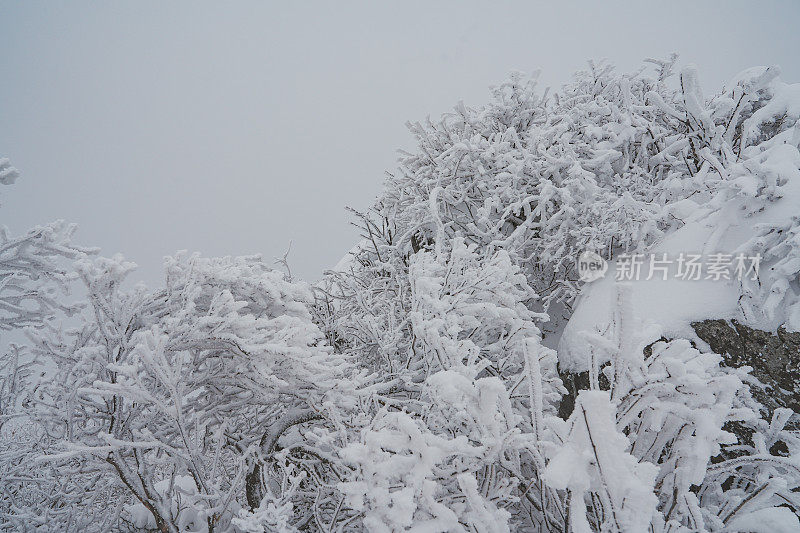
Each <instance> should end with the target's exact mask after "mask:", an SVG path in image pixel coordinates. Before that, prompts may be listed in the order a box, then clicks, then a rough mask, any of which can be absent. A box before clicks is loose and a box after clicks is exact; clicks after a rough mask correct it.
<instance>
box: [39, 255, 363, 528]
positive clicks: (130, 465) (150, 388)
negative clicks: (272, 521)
mask: <svg viewBox="0 0 800 533" xmlns="http://www.w3.org/2000/svg"><path fill="white" fill-rule="evenodd" d="M132 268H133V265H132V264H131V263H127V262H125V261H123V260H122V259H121V258H115V259H113V260H108V259H99V260H98V261H96V262H94V263H90V262H84V263H83V264H81V266H80V274H81V278H82V279H83V281H84V283H85V285H86V288H87V291H88V293H89V302H90V304H91V313H86V315H85V322H84V324H83V325H82V327H81V328H79V329H77V330H76V331H75V332H73V333H71V334H67V335H66V336H63V335H61V336H57V335H54V336H52V337H47V336H41V337H40V338H39V339H38V340H37V344H36V350H37V351H38V352H39V354H40V356H41V357H47V358H48V359H49V360H51V361H53V362H54V363H55V364H56V365H57V369H56V372H55V374H54V376H53V377H52V379H49V380H47V381H45V382H43V383H42V384H41V385H40V386H39V387H38V388H37V391H36V403H37V410H36V416H37V418H38V419H39V420H40V421H41V422H42V423H43V424H44V427H45V428H46V429H47V431H48V434H49V436H50V438H52V439H53V440H54V441H55V444H54V447H57V448H60V451H58V452H51V453H49V454H48V455H46V456H44V457H40V458H39V463H43V464H58V465H61V467H62V468H64V469H69V465H70V464H72V463H77V464H78V465H80V467H81V468H82V469H83V470H84V471H97V472H103V473H104V474H105V475H106V476H107V477H109V476H110V477H111V478H112V479H113V480H114V482H115V484H116V485H117V487H118V488H119V489H121V490H122V491H123V492H124V493H125V494H127V495H128V497H130V498H131V500H130V501H131V502H136V503H137V504H138V505H139V506H140V509H141V511H142V512H144V511H146V512H147V513H149V515H148V516H149V518H148V519H147V523H148V524H151V525H153V526H154V527H155V528H157V529H159V530H161V531H178V530H182V529H183V526H185V525H186V524H189V523H192V524H194V526H193V528H195V529H196V528H197V527H201V529H203V530H207V531H212V530H222V531H225V530H227V528H229V527H230V525H229V524H230V520H231V517H232V516H234V515H235V513H236V512H238V510H239V508H240V507H241V506H242V505H245V504H246V503H247V500H251V501H253V502H254V503H255V504H256V506H258V505H259V504H260V500H261V496H262V495H263V494H264V493H265V491H264V490H263V488H261V487H262V483H269V476H268V472H266V471H264V469H263V468H262V466H263V465H264V464H265V461H266V462H267V463H269V462H271V461H272V458H271V454H272V452H273V451H274V447H275V444H276V442H277V440H278V439H279V438H280V437H281V435H282V432H283V431H286V430H287V429H289V428H291V427H292V426H293V425H294V424H296V423H301V422H304V421H308V420H314V419H325V418H327V417H328V416H329V413H330V412H331V411H333V410H336V409H339V408H342V407H347V405H346V404H347V400H346V398H347V396H348V394H351V393H352V387H350V383H351V381H350V377H351V376H350V373H349V372H350V368H351V365H350V364H349V363H348V361H347V360H346V359H345V358H344V357H342V356H336V355H334V354H332V353H331V352H330V350H329V349H328V348H327V347H326V346H325V344H324V342H323V341H324V339H323V337H322V335H321V333H320V331H319V329H318V328H317V327H316V326H314V325H313V324H312V323H311V316H310V314H309V312H308V310H307V307H306V305H307V304H308V303H309V302H310V301H311V293H310V292H309V290H308V287H307V286H305V285H303V284H300V283H293V282H289V281H287V280H285V279H284V277H283V275H282V274H280V273H279V272H276V271H272V270H270V269H269V268H268V267H266V266H265V265H264V263H262V262H261V261H260V260H258V259H256V258H221V259H202V258H199V257H197V256H191V257H185V256H179V257H176V258H173V259H169V260H168V261H167V265H166V286H165V288H164V289H163V290H161V291H157V292H149V291H147V290H146V289H145V288H144V287H141V286H138V287H135V288H134V289H132V290H124V289H123V288H122V284H123V280H124V279H125V277H126V276H127V275H128V273H129V272H130V271H131V270H132ZM54 333H55V332H54ZM349 387H350V388H349ZM298 412H302V413H304V415H303V416H302V417H299V418H298V417H297V415H296V413H298ZM307 413H313V416H309V415H308V414H307ZM287 417H289V418H293V420H292V422H291V423H287V422H286V418H287ZM309 468H311V467H309ZM245 479H247V486H245ZM189 486H190V487H191V488H189ZM245 489H246V490H245ZM245 493H246V494H245ZM245 495H246V496H247V498H245ZM131 509H132V508H130V507H129V508H128V515H129V516H125V515H123V518H124V519H126V520H128V521H131V522H132V523H134V525H136V524H139V522H140V521H141V514H142V513H141V512H139V513H136V512H131ZM182 524H183V525H182ZM139 526H141V527H144V526H142V524H139ZM139 526H137V527H139Z"/></svg>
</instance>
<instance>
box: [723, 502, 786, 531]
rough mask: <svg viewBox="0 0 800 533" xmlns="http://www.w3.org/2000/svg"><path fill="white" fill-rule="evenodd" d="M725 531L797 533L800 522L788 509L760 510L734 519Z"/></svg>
mask: <svg viewBox="0 0 800 533" xmlns="http://www.w3.org/2000/svg"><path fill="white" fill-rule="evenodd" d="M725 531H730V532H734V531H735V532H737V533H744V532H747V533H797V532H798V531H800V520H798V519H797V516H796V515H795V514H794V513H793V512H792V511H791V510H790V509H788V508H786V507H773V508H771V509H759V510H758V511H753V512H752V513H747V514H745V515H742V516H740V517H739V518H736V519H734V520H733V521H732V522H731V523H730V524H729V525H728V527H727V528H725Z"/></svg>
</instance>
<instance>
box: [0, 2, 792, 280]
mask: <svg viewBox="0 0 800 533" xmlns="http://www.w3.org/2000/svg"><path fill="white" fill-rule="evenodd" d="M798 15H800V3H798V2H793V1H785V2H733V1H726V2H714V3H711V2H702V3H699V2H698V3H695V2H669V3H667V2H659V3H657V4H656V3H650V2H630V3H618V2H605V3H599V2H592V3H577V2H570V3H565V4H563V5H562V4H561V3H559V2H552V3H548V4H538V3H521V2H520V3H516V2H514V3H505V2H502V3H492V4H489V3H486V4H478V3H461V2H458V3H457V2H436V3H431V4H430V5H429V4H428V3H425V2H403V3H400V2H397V3H395V2H392V3H388V2H386V3H380V4H379V3H355V2H336V3H333V2H330V3H316V2H314V3H311V2H303V3H298V4H294V3H289V2H281V3H278V2H275V3H267V2H244V1H237V2H172V1H171V2H166V3H163V4H162V3H161V2H141V1H137V2H103V3H100V2H92V3H90V2H77V1H75V2H55V1H48V2H33V1H25V2H10V1H6V0H0V156H5V157H9V158H10V159H11V162H12V164H13V165H14V166H16V167H17V168H18V169H19V170H20V171H21V173H22V177H21V178H20V180H19V181H18V182H17V184H16V185H14V186H12V187H2V188H0V203H2V207H0V224H5V225H7V226H9V227H10V228H11V229H12V231H13V232H15V233H18V232H21V231H23V230H25V229H26V228H28V227H30V226H33V225H34V224H37V223H45V222H48V221H51V220H54V219H57V218H63V219H66V220H69V221H71V222H76V223H78V224H79V226H80V229H79V232H78V235H77V236H78V241H79V242H80V243H81V244H85V245H95V246H100V247H101V248H102V252H103V254H104V255H111V254H114V253H116V252H122V253H123V254H124V255H125V256H126V257H127V258H129V259H130V260H133V261H135V262H136V263H138V264H139V265H140V266H141V271H140V272H139V278H140V279H143V280H146V281H148V282H155V281H156V280H158V279H160V265H161V261H162V257H163V256H164V255H167V254H172V253H174V252H175V251H177V250H179V249H188V250H190V251H199V252H201V253H203V254H205V255H228V254H236V255H238V254H250V253H261V254H263V255H264V256H265V257H266V258H268V259H271V258H272V257H275V256H280V255H282V254H283V252H284V251H285V250H286V248H287V246H288V244H289V242H290V241H292V242H293V245H292V252H291V254H290V256H289V260H290V264H291V266H292V269H293V272H294V273H295V274H297V275H299V276H301V277H303V278H306V279H308V280H312V281H313V280H315V279H317V278H318V277H319V275H320V274H321V272H322V271H323V270H324V269H325V268H329V267H331V266H333V265H334V264H335V263H336V262H337V261H338V260H339V258H340V257H341V256H342V255H344V254H345V252H347V250H348V249H349V248H350V247H351V245H352V244H353V243H354V242H355V240H356V234H355V230H354V229H353V228H352V227H351V226H350V225H349V222H350V220H351V218H350V216H349V215H348V213H347V212H346V211H345V209H344V208H345V206H346V205H350V206H352V207H355V208H358V209H365V208H366V207H368V205H369V204H370V202H371V200H372V198H373V197H374V196H375V195H376V194H377V193H378V192H379V190H380V188H381V185H382V180H383V178H384V171H385V170H391V169H392V168H393V166H394V160H395V158H396V149H397V148H401V147H402V148H411V147H413V145H412V143H411V137H410V135H409V134H408V133H407V131H406V129H405V126H404V123H405V122H406V121H407V120H420V119H424V118H425V116H426V115H431V116H438V115H439V114H441V113H442V112H446V111H449V110H450V109H451V108H452V107H453V105H455V104H456V102H457V101H459V100H464V101H465V102H466V103H467V104H473V105H475V104H481V103H484V102H486V101H487V99H488V91H487V88H488V86H489V85H492V84H496V83H498V82H500V81H502V80H503V79H504V77H505V76H506V75H507V73H508V72H509V71H512V70H523V71H533V70H535V69H541V70H542V75H541V78H540V80H541V81H542V83H543V85H553V86H557V85H560V84H561V83H562V82H564V81H567V80H568V78H569V76H570V74H571V73H572V72H573V71H574V70H576V69H579V68H583V67H584V66H585V65H586V60H587V59H590V58H594V59H601V58H608V59H609V60H611V61H612V62H614V63H615V64H616V65H617V66H618V67H619V68H620V69H622V70H631V69H633V68H635V67H637V66H638V65H639V64H640V61H641V60H642V59H644V58H646V57H667V56H668V55H669V54H670V53H671V52H673V51H674V52H678V53H679V54H680V55H681V62H682V63H688V62H691V63H695V64H697V65H698V68H699V69H700V79H701V82H702V83H703V87H704V91H705V93H706V95H709V94H711V93H713V92H714V91H716V90H717V89H719V88H720V87H721V85H722V84H723V83H725V82H726V81H727V80H729V79H730V78H732V77H733V76H734V75H735V74H736V73H738V72H739V71H741V70H742V69H744V68H746V67H750V66H754V65H766V64H779V65H781V67H782V68H783V78H784V79H785V80H787V81H793V82H798V81H800V59H799V58H798V50H800V37H799V36H798V29H797V28H798V23H799V22H800V16H798Z"/></svg>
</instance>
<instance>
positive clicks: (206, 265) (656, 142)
mask: <svg viewBox="0 0 800 533" xmlns="http://www.w3.org/2000/svg"><path fill="white" fill-rule="evenodd" d="M649 63H650V64H651V66H649V67H646V68H642V69H641V70H639V71H636V72H633V73H630V74H620V73H618V72H616V71H615V70H614V69H613V68H612V67H611V66H610V65H608V64H605V63H602V64H594V63H590V65H589V69H588V70H586V71H584V72H579V73H577V74H576V76H575V78H574V80H573V81H572V82H571V83H569V84H567V85H566V86H564V87H562V88H561V89H559V90H557V91H553V92H549V91H538V90H537V88H536V83H535V81H536V80H535V76H534V77H533V78H527V77H525V76H523V75H521V74H513V75H512V76H511V78H510V79H509V80H508V81H506V82H504V83H502V84H500V85H499V86H497V87H495V88H493V89H492V93H491V101H490V102H489V103H488V104H487V105H485V106H483V107H475V108H472V107H467V106H465V105H463V104H460V105H458V106H457V107H456V108H455V109H454V111H453V112H452V113H450V114H447V115H444V116H443V117H442V118H441V119H440V120H438V121H431V120H428V121H427V122H425V123H424V124H422V123H416V124H412V125H411V131H412V133H413V135H414V136H415V137H416V140H417V145H418V149H417V150H416V151H415V153H406V154H403V156H402V157H401V160H400V166H399V169H398V171H397V172H396V173H394V174H392V175H390V176H389V178H388V180H387V182H386V186H385V189H384V191H383V192H382V193H381V195H380V196H379V198H378V199H377V200H376V202H375V204H374V205H373V207H372V209H370V210H369V211H368V212H366V213H356V223H357V225H358V226H359V227H360V229H361V230H362V237H363V240H362V242H360V243H359V244H357V245H356V246H355V247H354V248H353V249H352V250H351V252H350V253H349V254H348V257H347V258H346V259H345V260H343V261H342V262H341V263H340V264H339V265H337V267H336V268H335V269H334V270H333V271H331V272H328V273H326V275H325V277H324V279H323V280H322V281H321V282H320V283H318V284H317V285H316V286H315V287H310V286H308V285H306V284H303V283H299V282H296V281H293V280H291V279H290V278H289V277H286V276H284V275H282V274H280V273H278V272H275V271H273V270H271V269H269V268H267V267H266V266H265V265H264V264H263V263H262V262H261V261H259V260H257V259H255V258H217V259H202V258H199V257H197V256H185V255H184V256H178V257H175V258H171V259H168V260H167V263H166V280H165V284H164V287H163V288H161V289H157V290H148V289H146V288H144V287H141V286H134V287H130V286H129V285H127V284H126V283H127V282H126V281H125V279H126V277H127V276H128V274H129V272H130V271H131V270H132V268H133V265H132V264H130V263H127V262H125V261H124V260H122V259H120V258H115V259H111V260H109V259H99V260H97V261H94V262H90V261H85V260H84V261H80V262H79V263H78V268H77V270H78V275H79V277H80V278H81V279H82V281H83V283H84V285H85V287H86V291H87V293H88V298H87V302H86V304H87V305H86V308H85V309H84V311H83V313H82V314H81V315H80V324H79V325H78V327H77V328H73V329H67V328H64V327H60V326H57V325H56V324H55V323H52V322H51V321H50V320H49V317H50V316H52V315H53V314H54V313H55V312H56V311H66V310H68V309H69V307H68V306H66V305H64V304H63V303H62V302H61V301H60V299H58V298H56V297H55V296H54V293H53V292H52V291H51V290H50V289H49V288H47V287H45V288H44V289H42V290H40V291H39V292H38V293H35V296H34V297H33V299H32V300H31V301H30V302H28V303H29V304H30V303H31V302H34V303H35V302H39V304H38V307H37V305H33V306H31V305H27V306H20V302H21V301H22V300H21V299H20V298H21V294H22V293H21V292H20V291H22V288H21V287H23V286H34V285H35V286H36V287H44V286H40V285H37V284H35V283H33V282H34V281H37V280H39V279H44V280H49V281H48V283H49V285H48V287H52V286H55V285H54V283H55V284H58V283H60V282H63V281H68V280H69V279H70V277H71V276H72V275H71V274H69V273H68V272H67V271H63V270H57V269H56V268H55V267H53V266H52V263H50V261H51V260H56V259H57V258H58V257H61V256H67V257H76V258H77V256H78V255H80V254H79V253H78V252H79V251H80V250H78V249H73V248H71V247H70V246H71V245H69V242H68V239H66V238H64V236H65V235H66V236H68V235H67V233H69V231H71V230H69V227H68V226H63V227H62V226H58V227H62V228H66V229H63V230H58V229H57V228H56V227H55V226H54V227H53V228H52V230H51V231H44V232H43V233H41V235H45V237H43V238H44V241H41V239H39V237H36V238H32V239H28V240H27V241H26V240H25V239H22V240H17V241H13V240H11V239H8V238H6V239H5V242H6V244H5V246H6V247H5V248H0V269H2V268H5V265H12V266H13V265H16V267H17V268H22V270H23V271H24V272H26V274H24V275H13V276H11V277H6V278H5V279H7V280H11V281H10V282H9V284H8V285H7V286H8V287H10V288H11V292H1V291H0V304H3V305H10V306H11V307H10V308H9V309H11V313H10V314H7V315H3V316H4V317H5V318H2V317H0V329H4V326H3V322H2V320H6V322H5V323H6V324H7V325H6V326H5V329H8V328H11V327H20V326H23V325H26V324H30V325H35V326H38V327H39V331H38V332H36V333H35V334H32V341H33V347H32V353H33V355H35V357H36V358H37V359H36V361H47V362H48V364H49V366H48V367H47V368H46V371H45V373H44V375H43V376H41V379H39V380H38V382H37V384H36V385H35V387H33V388H31V385H30V383H29V381H28V378H32V377H33V372H32V369H33V367H31V366H26V365H27V361H28V360H27V359H26V360H25V361H24V362H18V361H22V360H21V359H20V358H19V355H18V354H20V353H26V352H23V351H15V352H13V353H14V354H15V355H14V357H13V358H11V359H9V361H10V363H7V368H8V369H10V370H9V371H7V372H6V374H7V375H9V376H12V378H11V379H10V380H9V378H5V379H6V381H0V394H2V396H0V408H2V409H4V410H6V411H8V410H9V409H10V412H11V414H10V416H8V415H4V414H3V413H2V412H0V416H5V418H0V423H2V421H3V420H6V419H14V424H13V425H9V424H6V427H4V428H0V430H1V431H2V432H4V433H2V434H0V435H2V439H1V440H0V488H1V489H2V490H3V491H4V492H5V493H4V494H2V495H0V496H1V497H2V499H0V511H2V515H0V516H2V519H3V520H4V521H3V522H0V528H5V529H12V528H16V529H24V528H27V529H30V530H36V529H39V530H48V529H49V530H71V529H87V530H91V529H95V530H108V529H117V530H118V529H125V528H129V529H136V528H139V529H141V528H145V529H148V528H149V529H157V530H160V531H179V530H185V529H189V530H193V531H212V530H213V531H234V532H235V531H246V532H256V531H285V532H294V531H361V530H371V531H404V530H416V531H420V530H421V531H477V532H484V531H531V532H556V531H578V532H581V533H584V532H588V531H601V532H626V533H640V532H644V531H652V532H653V533H666V532H670V533H674V532H688V531H708V532H712V531H751V530H752V531H796V530H798V529H800V522H798V518H797V517H798V516H800V498H798V497H797V494H798V491H799V490H800V467H799V466H798V465H800V463H798V457H800V455H798V454H800V447H799V445H800V440H799V439H798V437H797V435H796V432H793V431H790V430H788V429H787V422H788V421H789V419H790V418H791V417H792V416H795V415H794V413H792V412H790V411H788V410H786V409H776V410H773V412H772V414H771V415H769V416H770V417H771V418H769V419H765V418H762V416H764V414H765V413H766V412H767V410H766V409H762V406H760V405H759V404H758V402H757V401H756V400H755V399H754V396H753V395H752V394H751V393H750V390H749V388H748V384H749V383H752V382H753V378H752V377H751V376H749V375H748V370H749V369H748V368H726V367H725V366H723V365H722V364H721V362H722V358H721V357H720V355H718V354H714V353H711V352H710V351H708V350H707V349H706V347H704V346H703V344H702V343H699V342H697V341H698V340H699V339H696V338H694V337H692V335H691V329H690V328H689V323H690V321H691V320H695V319H698V318H699V319H703V318H719V319H730V318H737V319H738V320H740V321H742V322H743V323H745V324H748V325H750V326H752V327H760V328H762V329H768V330H774V329H775V328H776V327H777V326H779V325H782V326H783V327H784V328H785V329H786V330H787V331H797V329H798V327H800V326H798V324H800V319H798V306H800V303H798V302H800V285H798V283H800V282H799V281H798V274H799V273H800V261H799V260H798V257H800V256H799V255H798V250H800V244H798V242H800V241H798V234H800V233H799V232H800V230H798V227H799V224H798V221H800V219H799V218H798V217H797V214H796V206H797V205H798V201H800V152H798V146H799V145H800V133H798V132H800V126H798V124H799V123H798V119H800V89H798V87H799V86H797V85H789V84H786V83H783V82H782V81H780V79H779V70H778V69H777V68H776V67H769V68H761V67H760V68H754V69H750V70H748V71H745V72H744V73H742V74H741V75H739V76H738V77H737V78H735V79H734V80H733V81H732V82H731V84H730V85H729V86H728V87H725V88H723V90H722V91H721V92H719V93H718V94H715V95H713V96H711V97H708V98H707V97H706V96H704V95H703V92H702V91H701V88H700V86H699V83H698V74H697V72H696V70H695V69H694V68H693V67H686V68H684V69H683V70H682V71H681V72H680V73H679V74H675V73H674V72H673V71H674V67H675V58H670V59H669V60H667V61H654V60H650V61H649ZM653 66H654V69H653V68H652V67H653ZM15 176H16V173H15V171H14V170H13V169H11V167H10V166H9V164H8V163H7V161H5V160H2V161H0V182H4V183H5V182H10V181H13V179H14V178H15ZM65 232H66V233H65ZM37 235H39V234H37ZM59 235H61V237H59ZM47 236H49V237H47ZM36 239H39V241H37V240H36ZM47 239H50V240H47ZM37 242H38V243H39V244H38V245H36V244H35V243H37ZM42 242H44V244H43V245H42ZM47 243H51V244H47ZM0 244H2V243H0ZM689 245H691V246H694V247H696V248H698V249H685V250H684V249H683V248H681V247H685V246H689ZM36 246H38V248H37V247H36ZM587 249H588V250H594V251H596V252H598V253H600V254H601V255H602V256H603V257H605V258H606V259H609V260H611V261H612V262H613V261H616V260H619V259H620V257H621V256H622V254H623V253H631V252H659V253H666V252H668V251H669V252H670V253H671V252H674V251H676V250H677V251H684V252H700V251H702V252H703V253H714V252H725V253H730V254H737V253H744V254H747V255H748V256H755V255H758V256H760V257H761V258H762V264H761V269H760V271H757V272H753V274H754V275H753V276H749V277H748V276H745V277H744V278H743V279H742V280H741V281H739V280H735V281H732V282H731V283H728V284H725V283H722V282H721V283H717V284H716V285H715V286H714V289H713V290H710V287H709V283H710V282H709V283H706V282H705V281H706V280H703V281H701V282H698V283H697V284H695V285H690V284H689V283H690V282H683V283H684V285H680V284H675V283H671V284H667V285H664V286H661V288H660V289H659V291H650V290H649V288H651V287H653V285H646V284H636V283H632V284H629V285H627V284H617V283H614V280H613V279H612V278H607V279H604V280H598V281H595V282H593V285H589V286H588V287H587V286H586V285H585V284H583V283H582V282H580V281H579V280H578V278H577V273H576V267H575V258H576V257H577V255H578V253H579V252H581V251H583V250H587ZM701 249H702V250H701ZM2 250H7V255H6V256H4V255H2V254H3V253H5V252H3V251H2ZM35 250H39V251H37V252H35V253H32V252H31V251H35ZM20 254H22V255H20ZM18 256H23V257H26V258H27V259H26V261H27V263H25V264H24V265H22V266H21V267H20V265H18V264H16V263H14V261H15V260H16V258H17V257H18ZM4 258H5V259H4ZM4 260H5V261H6V262H5V263H3V261H4ZM612 264H613V263H612ZM40 270H41V271H43V272H48V273H47V274H44V275H41V274H40V273H39V271H40ZM20 276H22V277H20ZM25 276H28V277H25ZM673 281H674V280H673ZM14 283H19V285H18V286H16V285H14ZM715 283H716V282H715ZM31 284H33V285H31ZM15 287H20V288H18V289H15ZM601 289H602V290H601ZM37 290H38V289H37ZM15 291H16V292H15ZM693 291H694V293H693ZM657 292H658V294H656V293H657ZM25 294H26V295H28V294H34V293H25ZM4 296H5V297H6V300H3V297H4ZM26 297H27V296H26ZM659 298H660V299H659ZM695 301H699V303H693V302H695ZM3 305H0V307H2V306H3ZM14 306H16V307H14ZM712 312H713V313H714V314H715V316H713V317H709V316H708V315H703V313H712ZM9 317H10V318H9ZM565 324H566V325H565ZM543 332H544V333H543ZM556 346H558V351H556V350H554V349H553V348H554V347H556ZM20 350H22V349H21V348H20ZM26 357H27V356H26ZM559 371H561V375H560V374H559ZM583 371H585V372H586V375H587V378H586V379H585V382H584V381H581V380H578V379H573V380H572V382H571V383H572V385H574V386H573V387H572V388H573V391H574V395H573V397H571V398H567V399H568V400H570V401H574V408H573V409H572V411H571V414H569V413H565V412H564V411H565V410H564V409H563V406H567V405H569V402H567V403H564V404H563V405H561V406H560V403H561V402H562V400H563V399H564V397H565V396H564V395H565V394H566V392H567V391H566V389H565V387H564V386H563V382H562V377H563V378H564V379H567V378H568V377H569V379H572V377H574V376H568V374H569V373H570V372H583ZM23 378H24V379H23ZM2 379H3V377H0V380H2ZM581 379H583V378H581ZM576 383H578V384H581V383H583V385H582V386H578V385H575V384H576ZM22 385H25V386H22ZM572 385H571V386H572ZM26 387H27V389H26V391H25V394H22V395H21V396H20V395H18V394H17V392H18V391H20V390H21V389H25V388H26ZM576 389H577V390H576ZM9 391H11V392H9ZM15 395H17V396H19V397H15ZM10 397H14V398H12V399H11V400H10V401H9V398H10ZM23 400H24V402H25V405H26V406H27V409H28V410H27V411H26V412H25V418H23V417H22V416H20V414H21V413H22V411H21V406H22V405H23ZM8 406H11V407H8ZM560 407H562V409H560ZM560 411H561V412H562V413H563V414H564V417H565V418H567V419H566V420H564V419H561V418H559V417H558V416H557V413H559V412H560ZM20 420H28V421H30V422H31V423H30V424H29V426H28V427H24V426H21V425H20V424H19V423H18V422H19V421H20ZM788 427H792V426H788ZM104 511H105V512H104Z"/></svg>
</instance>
